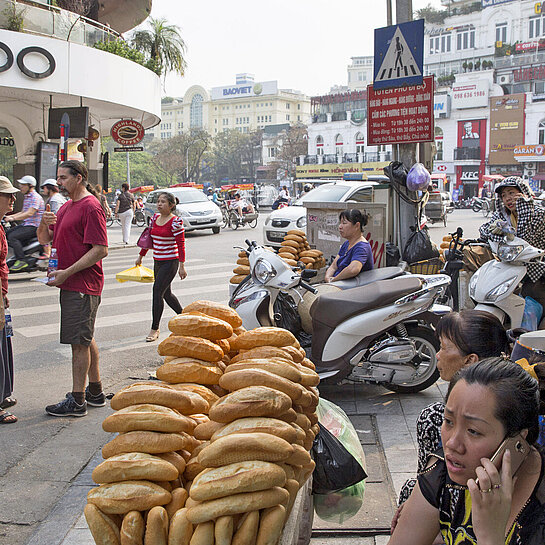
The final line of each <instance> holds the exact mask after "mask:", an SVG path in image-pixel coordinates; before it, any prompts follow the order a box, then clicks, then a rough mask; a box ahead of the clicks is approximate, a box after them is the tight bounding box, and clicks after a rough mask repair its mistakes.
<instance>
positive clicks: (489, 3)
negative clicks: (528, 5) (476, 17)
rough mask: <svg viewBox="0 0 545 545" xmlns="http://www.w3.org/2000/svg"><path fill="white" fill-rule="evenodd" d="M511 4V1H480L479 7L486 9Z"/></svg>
mask: <svg viewBox="0 0 545 545" xmlns="http://www.w3.org/2000/svg"><path fill="white" fill-rule="evenodd" d="M508 2H513V0H481V7H482V8H488V7H491V6H500V5H501V4H507V3H508Z"/></svg>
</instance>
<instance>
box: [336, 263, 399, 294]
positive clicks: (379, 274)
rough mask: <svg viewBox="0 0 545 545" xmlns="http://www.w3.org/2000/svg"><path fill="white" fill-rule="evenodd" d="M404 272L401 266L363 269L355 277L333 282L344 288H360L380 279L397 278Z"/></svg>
mask: <svg viewBox="0 0 545 545" xmlns="http://www.w3.org/2000/svg"><path fill="white" fill-rule="evenodd" d="M402 274H403V269H402V268H401V267H382V269H371V270H370V271H362V272H360V273H359V274H358V275H357V276H354V278H348V279H346V280H338V281H337V282H335V281H333V282H331V285H332V286H337V287H338V288H341V289H342V290H349V289H352V288H358V287H361V286H367V284H372V283H373V282H378V281H379V280H389V279H390V278H397V277H398V276H401V275H402Z"/></svg>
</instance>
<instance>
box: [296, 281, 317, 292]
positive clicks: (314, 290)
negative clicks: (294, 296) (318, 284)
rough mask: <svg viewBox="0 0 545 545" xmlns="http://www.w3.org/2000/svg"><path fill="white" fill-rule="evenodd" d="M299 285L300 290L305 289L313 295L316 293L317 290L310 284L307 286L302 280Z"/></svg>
mask: <svg viewBox="0 0 545 545" xmlns="http://www.w3.org/2000/svg"><path fill="white" fill-rule="evenodd" d="M299 285H300V286H301V287H302V288H305V289H306V290H307V291H310V293H313V294H314V295H316V294H317V293H318V290H317V289H316V288H313V287H312V286H311V285H310V284H307V283H306V282H305V281H304V280H301V282H299Z"/></svg>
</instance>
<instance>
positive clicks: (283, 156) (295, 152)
mask: <svg viewBox="0 0 545 545" xmlns="http://www.w3.org/2000/svg"><path fill="white" fill-rule="evenodd" d="M276 149H277V150H278V153H277V156H276V159H277V163H278V168H281V169H283V170H284V171H285V172H286V173H287V175H288V176H289V177H290V178H292V179H293V178H295V166H296V159H297V157H299V156H300V155H306V154H307V152H308V131H307V127H306V125H302V124H301V125H294V126H292V127H290V128H289V129H288V130H287V131H282V132H281V133H279V134H278V136H277V139H276Z"/></svg>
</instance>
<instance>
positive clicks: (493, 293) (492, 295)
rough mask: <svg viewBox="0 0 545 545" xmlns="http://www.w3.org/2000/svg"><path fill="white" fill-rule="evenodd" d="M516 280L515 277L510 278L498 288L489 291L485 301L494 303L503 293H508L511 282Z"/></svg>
mask: <svg viewBox="0 0 545 545" xmlns="http://www.w3.org/2000/svg"><path fill="white" fill-rule="evenodd" d="M516 280H517V277H516V276H512V277H511V278H509V279H507V280H506V281H505V282H502V283H501V284H500V285H499V286H496V287H495V288H494V289H492V290H490V291H489V292H488V293H487V294H486V295H485V296H484V300H485V301H491V302H493V301H496V299H497V298H498V297H501V296H502V295H503V294H504V293H506V292H507V291H509V289H510V288H511V286H512V285H513V282H515V281H516Z"/></svg>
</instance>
